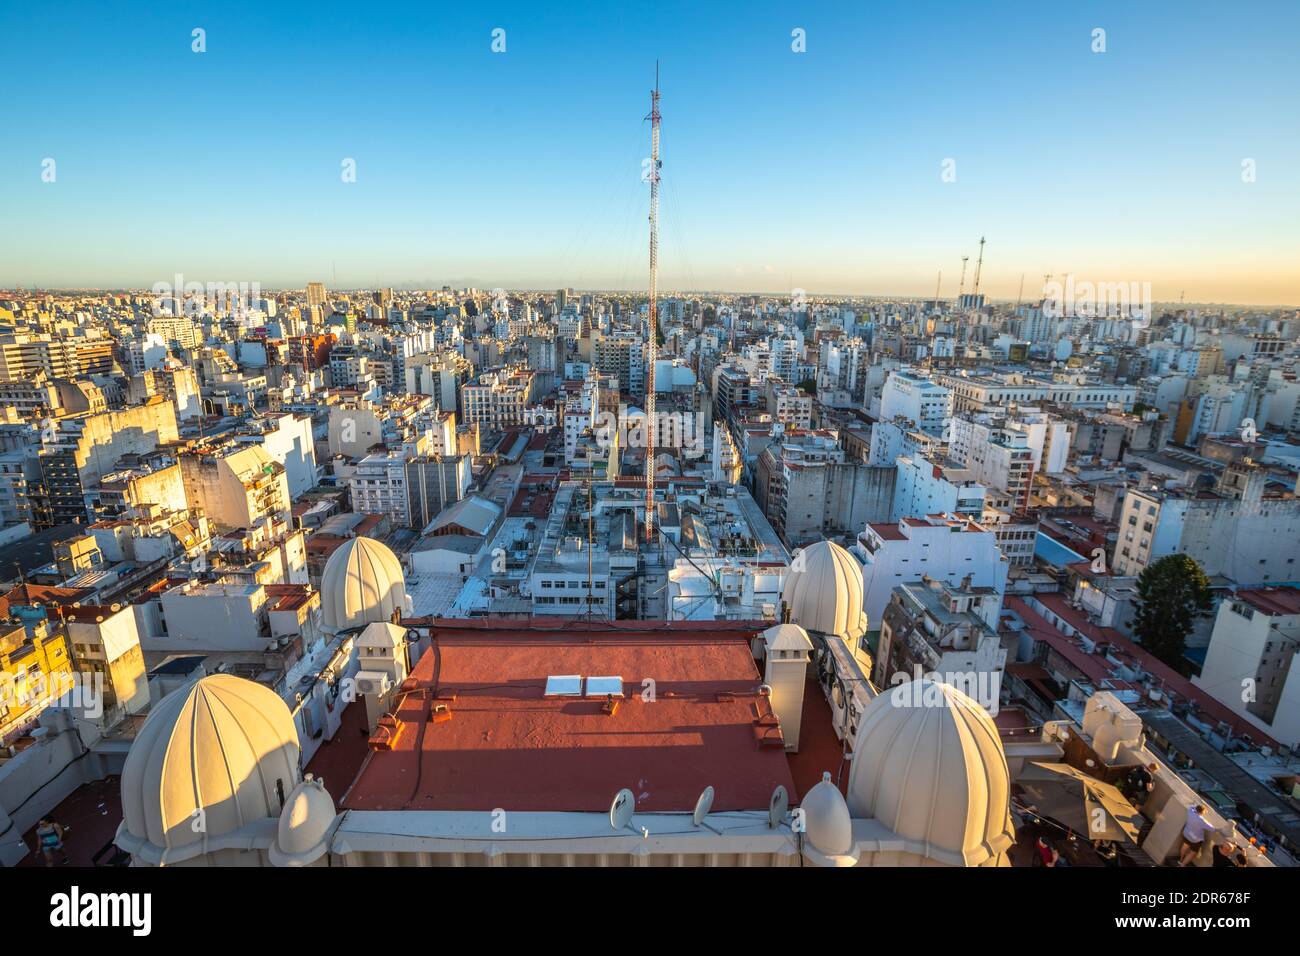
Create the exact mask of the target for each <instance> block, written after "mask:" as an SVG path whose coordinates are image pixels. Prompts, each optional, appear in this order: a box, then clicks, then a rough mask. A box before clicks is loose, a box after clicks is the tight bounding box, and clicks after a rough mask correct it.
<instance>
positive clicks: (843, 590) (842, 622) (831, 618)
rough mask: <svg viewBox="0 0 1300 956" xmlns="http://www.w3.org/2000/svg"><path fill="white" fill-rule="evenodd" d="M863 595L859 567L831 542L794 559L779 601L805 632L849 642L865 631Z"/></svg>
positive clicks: (819, 544)
mask: <svg viewBox="0 0 1300 956" xmlns="http://www.w3.org/2000/svg"><path fill="white" fill-rule="evenodd" d="M795 567H801V568H802V570H795V569H794V568H795ZM862 594H863V591H862V565H860V564H858V561H857V559H856V558H855V557H853V555H851V554H849V553H848V552H847V551H845V550H844V549H843V548H841V547H840V546H839V545H838V544H835V543H834V542H833V541H818V542H817V543H816V544H812V545H809V546H808V547H807V548H804V549H803V551H802V552H801V553H800V554H799V555H798V557H797V558H796V560H795V562H794V566H793V567H792V569H791V571H790V573H789V575H787V576H786V579H785V587H784V588H782V589H781V600H782V601H784V602H785V605H786V607H788V608H789V609H790V620H791V621H793V622H794V623H795V624H798V625H799V626H800V627H802V628H804V629H805V630H809V631H818V632H819V633H822V634H835V635H838V636H839V637H842V638H843V639H844V640H846V641H850V642H852V641H856V640H857V639H858V638H860V637H861V636H862V635H863V633H865V632H866V630H867V619H866V616H865V615H864V614H863V613H862Z"/></svg>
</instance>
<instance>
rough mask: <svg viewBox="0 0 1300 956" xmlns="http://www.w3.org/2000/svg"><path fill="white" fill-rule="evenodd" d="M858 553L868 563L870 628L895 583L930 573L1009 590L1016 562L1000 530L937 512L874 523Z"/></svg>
mask: <svg viewBox="0 0 1300 956" xmlns="http://www.w3.org/2000/svg"><path fill="white" fill-rule="evenodd" d="M853 553H854V554H855V555H856V556H857V558H858V560H860V561H861V562H862V564H863V568H862V581H863V588H864V590H865V595H866V596H865V599H864V601H863V605H862V609H863V611H865V612H866V615H867V627H868V629H875V628H877V627H879V626H880V617H881V615H882V614H883V613H884V611H885V605H887V604H888V603H889V598H890V595H891V594H892V593H893V591H894V588H896V587H899V586H900V585H903V584H907V583H908V582H911V581H919V580H921V579H922V578H930V579H932V580H936V581H947V582H948V583H949V584H960V583H961V582H962V580H963V579H966V578H969V579H970V583H971V584H972V585H973V586H975V587H988V588H992V589H993V590H994V591H995V592H997V594H998V595H999V596H1001V595H1002V594H1003V593H1004V592H1005V591H1006V586H1007V572H1008V570H1009V569H1010V562H1009V561H1008V560H1007V558H1006V556H1005V555H1004V554H1003V553H1002V552H1001V550H1000V548H999V546H998V541H997V537H996V535H995V533H994V532H993V531H992V530H990V529H988V528H985V527H984V526H983V525H981V524H978V523H976V522H975V521H973V520H971V519H970V518H968V517H966V516H964V515H956V514H932V515H925V516H922V517H916V518H903V519H901V520H899V521H898V522H897V523H893V524H869V525H867V526H866V528H865V529H864V530H863V531H862V532H861V533H860V534H859V535H858V541H857V544H856V545H855V546H854V548H853Z"/></svg>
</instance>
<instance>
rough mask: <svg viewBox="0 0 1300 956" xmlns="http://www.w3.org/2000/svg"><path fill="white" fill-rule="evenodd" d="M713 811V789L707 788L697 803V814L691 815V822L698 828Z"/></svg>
mask: <svg viewBox="0 0 1300 956" xmlns="http://www.w3.org/2000/svg"><path fill="white" fill-rule="evenodd" d="M712 809H713V788H712V787H705V788H704V792H703V793H702V794H700V799H698V800H696V801H695V812H694V813H692V814H691V822H692V823H694V824H695V825H696V826H697V827H698V826H699V825H700V824H701V823H703V822H704V818H705V817H707V816H708V815H709V811H710V810H712Z"/></svg>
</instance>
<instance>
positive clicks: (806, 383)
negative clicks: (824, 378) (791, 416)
mask: <svg viewBox="0 0 1300 956" xmlns="http://www.w3.org/2000/svg"><path fill="white" fill-rule="evenodd" d="M798 387H799V388H801V389H803V390H804V391H805V392H807V393H808V394H809V395H816V394H817V380H816V379H815V378H806V379H804V380H803V381H802V382H800V383H799V386H798Z"/></svg>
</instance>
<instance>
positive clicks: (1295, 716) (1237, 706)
mask: <svg viewBox="0 0 1300 956" xmlns="http://www.w3.org/2000/svg"><path fill="white" fill-rule="evenodd" d="M1298 647H1300V588H1295V587H1282V588H1258V589H1250V590H1241V591H1238V592H1237V593H1236V594H1234V595H1232V596H1231V597H1229V598H1225V599H1224V601H1223V602H1222V603H1221V604H1220V605H1219V613H1218V616H1217V617H1216V618H1215V619H1214V630H1213V631H1212V632H1211V635H1210V646H1209V649H1208V650H1207V651H1206V655H1205V666H1204V667H1203V668H1202V669H1201V674H1200V676H1199V677H1195V678H1193V679H1192V683H1194V684H1196V685H1197V686H1198V687H1201V688H1203V689H1204V690H1205V691H1206V692H1208V693H1209V694H1211V695H1213V696H1214V698H1215V699H1216V700H1218V701H1219V702H1220V703H1222V704H1223V705H1224V706H1226V707H1228V708H1230V709H1231V710H1232V711H1234V712H1235V713H1237V714H1238V715H1240V716H1241V717H1242V718H1244V719H1245V720H1247V721H1249V722H1250V723H1251V724H1253V725H1254V726H1256V727H1258V728H1259V729H1260V730H1261V731H1263V732H1264V733H1265V734H1267V735H1269V736H1270V737H1272V738H1273V739H1274V740H1276V741H1277V742H1278V743H1280V744H1283V745H1285V746H1288V747H1296V746H1300V670H1298V669H1297V668H1295V667H1293V658H1294V657H1295V653H1296V649H1297V648H1298Z"/></svg>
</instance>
